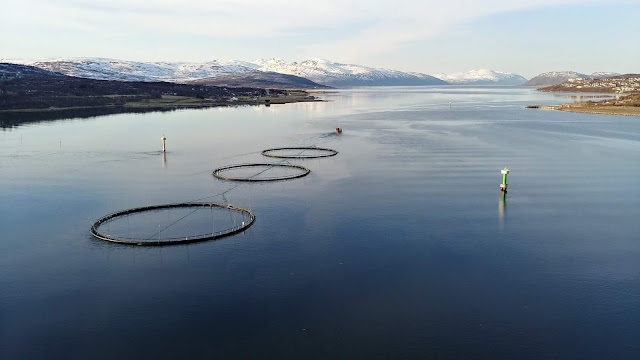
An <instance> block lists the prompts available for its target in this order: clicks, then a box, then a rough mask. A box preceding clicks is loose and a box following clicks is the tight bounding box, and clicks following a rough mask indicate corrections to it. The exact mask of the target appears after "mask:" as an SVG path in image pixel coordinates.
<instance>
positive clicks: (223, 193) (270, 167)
mask: <svg viewBox="0 0 640 360" xmlns="http://www.w3.org/2000/svg"><path fill="white" fill-rule="evenodd" d="M306 150H307V149H305V150H302V151H301V152H300V153H299V154H297V155H300V154H302V153H303V152H304V151H306ZM297 155H296V156H297ZM284 162H287V163H289V162H288V161H287V160H286V159H284V160H282V161H280V162H278V163H276V164H272V165H271V166H269V167H268V168H266V169H264V170H262V171H261V172H259V173H257V174H255V175H251V176H250V177H248V178H247V179H251V178H253V177H256V176H258V175H260V174H262V173H264V172H265V171H267V170H269V169H272V168H274V167H275V166H277V165H280V164H282V163H284ZM242 185H243V184H238V185H236V186H234V187H232V188H230V189H228V190H226V191H223V192H221V193H220V194H216V195H212V196H207V197H204V198H200V199H196V200H192V201H188V202H197V201H201V200H204V199H210V198H214V197H218V196H223V199H224V195H225V194H226V193H228V192H230V191H231V190H233V189H236V188H238V187H240V186H242ZM225 201H226V200H225ZM198 210H200V209H195V210H193V211H191V212H190V213H188V214H187V215H185V216H183V217H181V218H180V219H178V220H176V221H174V222H172V223H171V224H169V225H167V226H165V227H164V228H162V229H160V230H158V231H157V232H155V233H154V234H153V235H151V236H149V237H148V238H146V240H151V239H152V238H153V237H155V236H156V235H159V234H160V233H162V232H163V231H165V230H167V229H168V228H170V227H172V226H173V225H175V224H177V223H178V222H180V221H182V220H184V219H186V218H187V217H189V216H190V215H192V214H194V213H195V212H196V211H198Z"/></svg>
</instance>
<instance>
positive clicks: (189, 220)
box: [91, 202, 255, 246]
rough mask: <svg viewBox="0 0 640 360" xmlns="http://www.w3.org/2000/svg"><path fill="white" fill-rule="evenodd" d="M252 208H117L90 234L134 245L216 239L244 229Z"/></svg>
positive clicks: (201, 205)
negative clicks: (117, 209) (120, 209)
mask: <svg viewBox="0 0 640 360" xmlns="http://www.w3.org/2000/svg"><path fill="white" fill-rule="evenodd" d="M254 221H255V215H254V214H253V212H252V211H251V210H249V209H246V208H243V207H240V206H235V205H229V204H216V203H196V202H191V203H176V204H164V205H153V206H145V207H139V208H133V209H127V210H122V211H118V212H115V213H112V214H109V215H106V216H104V217H102V218H100V219H98V220H97V221H96V222H95V223H93V225H92V226H91V235H93V236H95V237H96V238H98V239H100V240H105V241H110V242H114V243H120V244H131V245H148V246H149V245H175V244H188V243H194V242H200V241H207V240H216V239H219V238H223V237H226V236H230V235H234V234H237V233H240V232H243V231H245V230H246V229H248V228H249V227H250V226H251V225H253V222H254Z"/></svg>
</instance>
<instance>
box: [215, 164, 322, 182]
mask: <svg viewBox="0 0 640 360" xmlns="http://www.w3.org/2000/svg"><path fill="white" fill-rule="evenodd" d="M261 167H263V168H266V169H265V170H262V171H260V172H258V173H256V174H254V175H251V176H246V177H239V176H227V175H224V172H226V171H229V170H237V169H247V168H261ZM273 168H280V169H285V168H286V169H294V170H297V173H294V174H292V175H283V176H272V177H257V176H258V175H260V174H262V173H264V172H266V171H267V170H271V169H273ZM310 172H311V170H309V169H307V168H306V167H304V166H300V165H292V164H262V163H253V164H240V165H229V166H223V167H220V168H217V169H215V170H213V176H215V177H216V178H218V179H221V180H231V181H255V182H259V181H281V180H291V179H297V178H301V177H304V176H307V175H309V173H310Z"/></svg>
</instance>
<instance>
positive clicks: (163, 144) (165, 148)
mask: <svg viewBox="0 0 640 360" xmlns="http://www.w3.org/2000/svg"><path fill="white" fill-rule="evenodd" d="M160 140H162V152H166V151H167V147H166V144H165V142H166V141H167V138H166V137H165V136H164V135H162V137H161V138H160Z"/></svg>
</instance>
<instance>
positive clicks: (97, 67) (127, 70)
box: [7, 58, 257, 82]
mask: <svg viewBox="0 0 640 360" xmlns="http://www.w3.org/2000/svg"><path fill="white" fill-rule="evenodd" d="M7 62H13V63H18V64H23V65H31V66H35V67H38V68H41V69H45V70H49V71H54V72H58V73H62V74H65V75H70V76H77V77H83V78H89V79H97V80H122V81H171V82H183V81H189V80H196V79H202V78H212V77H216V76H219V75H229V74H244V73H248V72H255V71H257V70H256V66H255V65H253V64H251V63H248V62H244V61H237V60H213V61H209V62H205V63H187V62H174V63H171V62H137V61H124V60H116V59H104V58H71V59H51V60H42V61H33V60H17V61H16V60H7Z"/></svg>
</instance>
